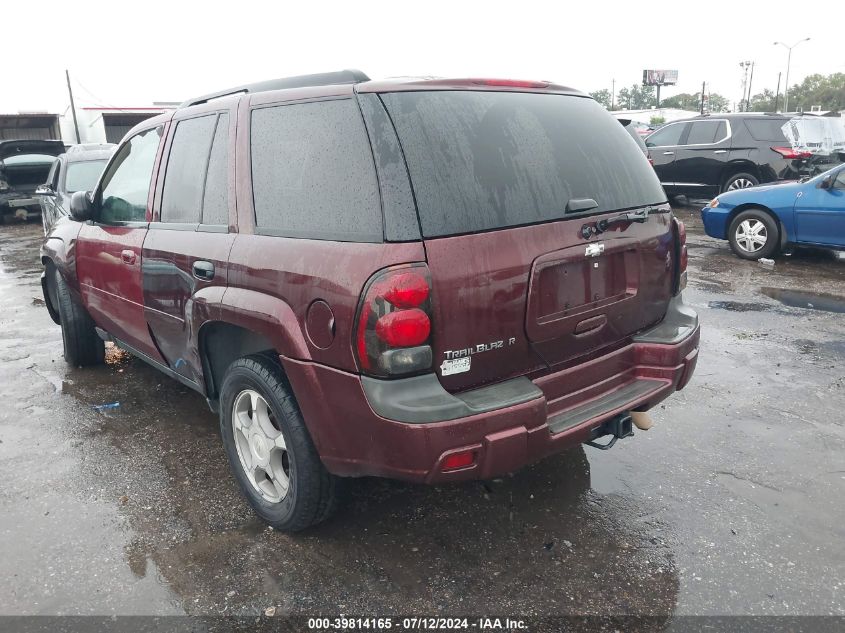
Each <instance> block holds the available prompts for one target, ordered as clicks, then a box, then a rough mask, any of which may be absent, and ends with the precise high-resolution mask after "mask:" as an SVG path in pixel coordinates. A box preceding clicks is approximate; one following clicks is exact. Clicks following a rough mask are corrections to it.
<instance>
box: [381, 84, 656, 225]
mask: <svg viewBox="0 0 845 633" xmlns="http://www.w3.org/2000/svg"><path fill="white" fill-rule="evenodd" d="M382 99H383V101H384V103H385V105H386V107H387V109H388V111H389V113H390V115H391V118H392V119H393V122H394V124H395V126H396V131H397V133H398V135H399V140H400V142H401V143H402V148H403V149H404V152H405V158H406V160H407V163H408V168H409V170H410V174H411V182H412V185H413V187H414V193H415V195H416V200H417V208H418V211H419V215H420V223H421V225H422V229H423V235H424V236H426V237H435V236H440V235H453V234H458V233H470V232H476V231H485V230H491V229H498V228H504V227H508V226H517V225H522V224H533V223H538V222H547V221H550V220H558V219H563V218H564V216H565V209H566V205H567V202H569V201H570V200H572V199H579V198H592V199H594V200H595V201H596V202H597V203H598V208H597V209H595V210H594V211H593V213H600V212H604V211H610V210H614V209H626V208H632V207H638V206H643V205H648V204H655V203H660V202H663V201H665V200H666V195H665V194H664V192H663V190H662V188H661V187H660V183H659V182H658V181H657V178H656V176H655V175H654V170H653V169H652V168H651V166H650V165H649V163H648V161H647V160H646V158H645V157H644V156H643V153H642V151H640V150H639V149H638V148H637V146H636V145H635V144H634V143H631V141H630V140H629V139H628V138H627V137H628V133H627V132H626V131H625V130H624V129H623V127H622V126H621V125H620V124H619V123H618V122H617V121H616V120H615V119H613V118H612V117H611V116H610V115H608V113H607V112H606V111H605V110H604V109H603V108H602V107H601V106H600V105H598V104H597V103H596V102H595V101H593V100H592V99H585V98H582V97H575V96H566V95H549V94H536V93H518V92H482V91H436V92H434V91H433V92H398V93H390V94H384V95H382Z"/></svg>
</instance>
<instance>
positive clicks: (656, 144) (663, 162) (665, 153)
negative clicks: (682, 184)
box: [645, 121, 687, 193]
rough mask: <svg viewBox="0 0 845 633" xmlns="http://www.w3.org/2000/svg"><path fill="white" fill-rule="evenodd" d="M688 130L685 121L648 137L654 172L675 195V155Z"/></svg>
mask: <svg viewBox="0 0 845 633" xmlns="http://www.w3.org/2000/svg"><path fill="white" fill-rule="evenodd" d="M686 129H687V123H686V122H685V121H679V122H678V123H669V124H668V125H664V126H663V127H662V128H660V129H659V130H657V131H656V132H654V133H653V134H651V135H650V136H648V137H646V139H645V145H646V147H647V148H648V150H649V156H651V160H652V162H653V164H654V172H655V173H656V174H657V178H658V179H659V180H660V184H661V185H663V187H664V188H665V189H666V191H667V192H669V193H674V191H673V187H674V183H675V180H676V176H675V153H676V151H677V149H678V146H679V145H680V143H681V138H682V137H683V135H684V132H685V131H686Z"/></svg>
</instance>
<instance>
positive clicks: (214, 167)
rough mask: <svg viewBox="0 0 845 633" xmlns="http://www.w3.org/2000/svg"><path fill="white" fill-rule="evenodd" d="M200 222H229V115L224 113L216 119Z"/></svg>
mask: <svg viewBox="0 0 845 633" xmlns="http://www.w3.org/2000/svg"><path fill="white" fill-rule="evenodd" d="M202 222H203V224H229V115H228V114H225V113H224V114H221V115H220V117H219V118H218V119H217V129H216V131H215V132H214V142H213V143H212V145H211V157H210V158H209V159H208V172H207V174H206V177H205V195H204V196H203V200H202Z"/></svg>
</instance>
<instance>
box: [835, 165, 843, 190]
mask: <svg viewBox="0 0 845 633" xmlns="http://www.w3.org/2000/svg"><path fill="white" fill-rule="evenodd" d="M833 188H834V189H845V169H840V170H839V173H838V174H837V175H836V180H834V181H833Z"/></svg>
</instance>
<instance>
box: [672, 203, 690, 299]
mask: <svg viewBox="0 0 845 633" xmlns="http://www.w3.org/2000/svg"><path fill="white" fill-rule="evenodd" d="M672 221H673V222H674V224H675V234H676V235H677V236H678V238H677V249H678V250H677V256H678V272H677V277H675V294H678V293H679V292H681V291H682V290H683V289H684V288H686V287H687V264H688V263H689V253H688V252H687V227H686V226H684V223H683V222H681V221H680V220H679V219H678V218H675V217H673V218H672Z"/></svg>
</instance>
